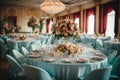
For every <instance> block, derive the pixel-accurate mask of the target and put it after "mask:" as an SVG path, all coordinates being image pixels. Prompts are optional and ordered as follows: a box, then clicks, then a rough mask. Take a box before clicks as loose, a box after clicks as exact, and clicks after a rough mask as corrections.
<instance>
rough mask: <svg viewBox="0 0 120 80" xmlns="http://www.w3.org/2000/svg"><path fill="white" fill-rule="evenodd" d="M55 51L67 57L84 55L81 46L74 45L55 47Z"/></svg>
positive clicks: (67, 44)
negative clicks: (78, 54)
mask: <svg viewBox="0 0 120 80" xmlns="http://www.w3.org/2000/svg"><path fill="white" fill-rule="evenodd" d="M55 50H56V51H57V52H62V53H65V54H67V55H75V54H77V53H82V49H81V48H80V47H79V46H77V45H75V44H72V43H66V44H60V45H58V46H57V47H55Z"/></svg>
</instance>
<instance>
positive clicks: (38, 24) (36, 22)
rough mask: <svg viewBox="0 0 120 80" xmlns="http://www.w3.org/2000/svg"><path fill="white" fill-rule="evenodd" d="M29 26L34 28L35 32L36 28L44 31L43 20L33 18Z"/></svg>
mask: <svg viewBox="0 0 120 80" xmlns="http://www.w3.org/2000/svg"><path fill="white" fill-rule="evenodd" d="M28 26H29V27H32V30H33V32H34V30H35V28H39V29H40V30H41V29H42V19H40V20H38V19H36V18H35V17H31V18H30V20H29V21H28Z"/></svg>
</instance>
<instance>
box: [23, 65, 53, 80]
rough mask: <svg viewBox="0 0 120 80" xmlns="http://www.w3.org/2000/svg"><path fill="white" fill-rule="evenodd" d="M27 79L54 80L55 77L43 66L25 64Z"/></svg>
mask: <svg viewBox="0 0 120 80" xmlns="http://www.w3.org/2000/svg"><path fill="white" fill-rule="evenodd" d="M24 71H25V73H26V78H27V80H53V78H52V77H51V76H50V75H49V74H48V72H47V71H45V70H44V69H42V68H39V67H36V66H32V65H24Z"/></svg>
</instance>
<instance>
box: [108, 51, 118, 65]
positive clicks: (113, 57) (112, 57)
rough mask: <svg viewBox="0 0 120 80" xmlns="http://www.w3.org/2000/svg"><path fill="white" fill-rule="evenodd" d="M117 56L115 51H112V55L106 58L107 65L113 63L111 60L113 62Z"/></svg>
mask: <svg viewBox="0 0 120 80" xmlns="http://www.w3.org/2000/svg"><path fill="white" fill-rule="evenodd" d="M116 56H117V51H116V50H114V51H113V52H112V53H110V55H109V56H108V63H109V64H111V63H112V62H113V60H115V58H116Z"/></svg>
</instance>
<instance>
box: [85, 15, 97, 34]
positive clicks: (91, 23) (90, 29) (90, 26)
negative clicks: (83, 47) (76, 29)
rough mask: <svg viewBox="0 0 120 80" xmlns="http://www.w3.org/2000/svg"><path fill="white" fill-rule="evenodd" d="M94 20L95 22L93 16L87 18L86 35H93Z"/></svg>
mask: <svg viewBox="0 0 120 80" xmlns="http://www.w3.org/2000/svg"><path fill="white" fill-rule="evenodd" d="M94 20H95V16H94V15H93V14H91V15H90V16H89V17H88V32H87V34H94Z"/></svg>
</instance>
